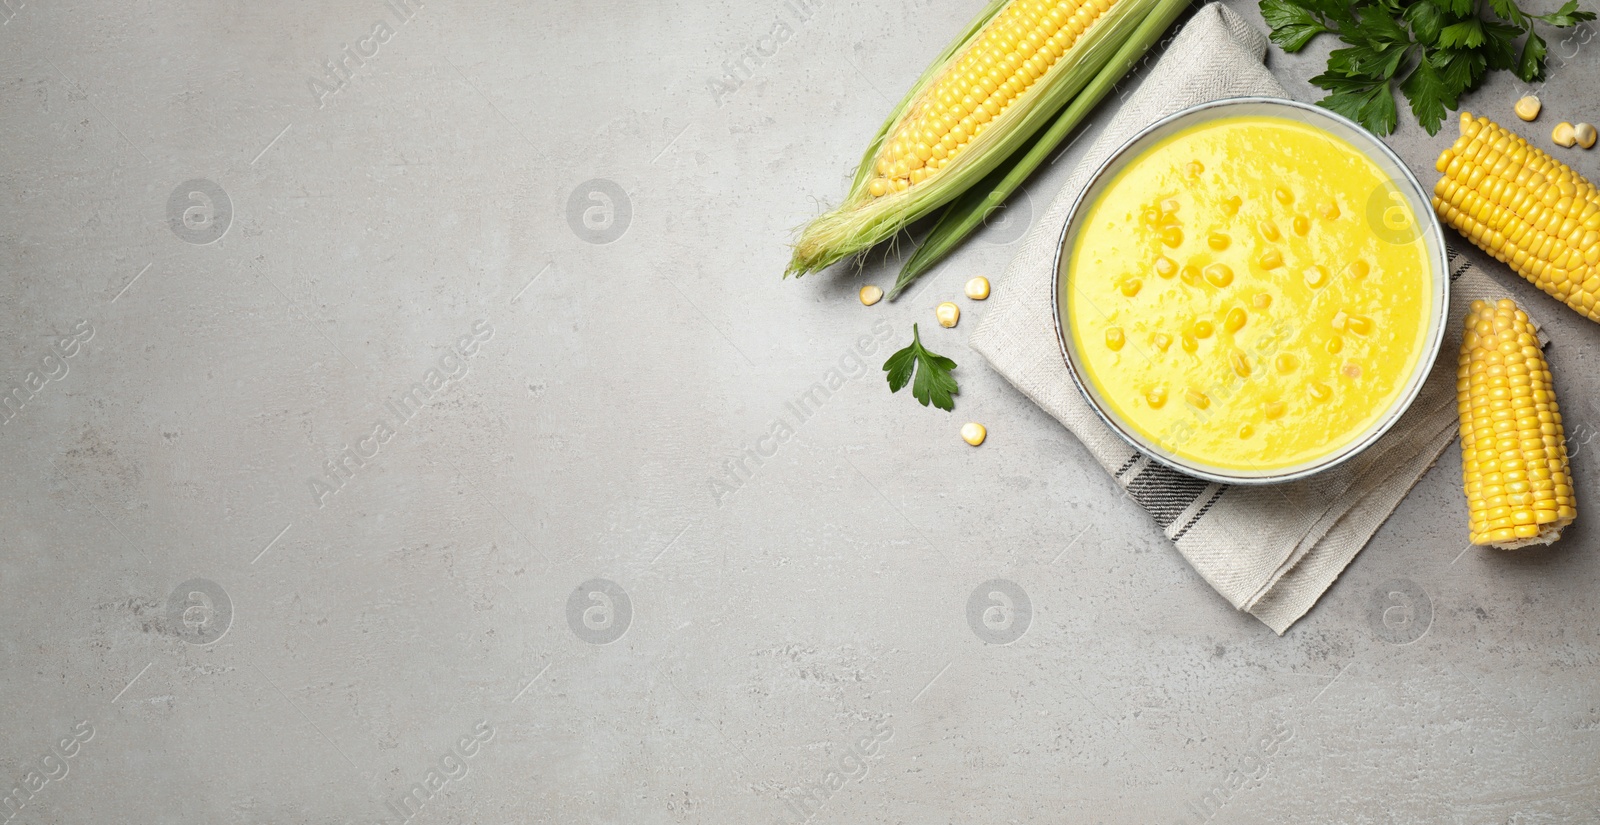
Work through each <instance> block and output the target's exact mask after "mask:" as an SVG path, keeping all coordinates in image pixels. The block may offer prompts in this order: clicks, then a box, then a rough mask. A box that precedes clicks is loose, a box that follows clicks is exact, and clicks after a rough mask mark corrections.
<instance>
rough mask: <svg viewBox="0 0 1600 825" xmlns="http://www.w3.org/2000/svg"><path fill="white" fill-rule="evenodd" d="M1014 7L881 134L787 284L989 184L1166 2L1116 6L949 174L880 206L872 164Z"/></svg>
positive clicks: (1127, 0)
mask: <svg viewBox="0 0 1600 825" xmlns="http://www.w3.org/2000/svg"><path fill="white" fill-rule="evenodd" d="M1013 1H1014V0H995V1H994V2H991V3H990V4H989V6H988V7H987V8H985V9H984V10H983V12H982V13H980V14H979V15H978V16H977V18H975V19H974V20H973V21H972V22H971V23H970V24H968V26H967V28H966V30H965V31H963V32H962V33H961V35H960V36H959V37H958V38H956V40H955V41H954V42H953V43H951V44H950V46H948V47H947V48H946V49H945V50H944V52H943V53H942V54H941V55H940V56H939V59H938V60H936V61H935V62H934V64H933V65H932V66H930V67H929V68H928V70H927V71H925V72H923V74H922V77H920V78H918V79H917V82H916V84H915V85H914V86H912V88H911V91H909V92H907V93H906V96H905V98H904V99H902V100H901V101H900V103H899V105H897V106H896V107H895V109H894V111H893V112H892V113H891V114H890V115H889V118H888V119H887V120H885V121H884V124H883V126H882V127H880V128H879V130H878V134H877V135H876V136H875V137H874V138H873V140H872V143H871V145H870V146H869V147H868V149H867V152H866V154H865V155H864V156H863V159H862V162H861V165H860V166H859V167H857V169H856V173H855V178H854V180H853V181H852V183H851V186H850V192H849V194H847V195H846V196H845V200H844V203H843V204H841V205H840V206H839V207H838V208H836V209H834V210H832V211H831V212H828V213H826V214H824V215H822V216H820V217H818V218H817V219H816V220H813V221H812V222H811V223H810V224H809V225H807V226H806V227H805V228H804V229H803V230H802V231H801V233H800V237H799V238H798V239H797V240H796V241H795V244H794V254H793V256H792V257H791V259H790V261H789V266H788V268H787V269H785V270H784V276H785V277H787V276H788V275H791V274H793V275H797V276H798V275H805V274H806V273H809V272H816V271H818V270H821V269H824V268H826V267H828V266H830V265H832V264H834V263H837V262H839V261H841V260H844V259H845V258H848V257H851V256H853V255H858V254H860V253H862V252H865V251H867V250H868V249H871V248H872V247H873V246H874V245H876V244H878V243H880V242H882V241H885V240H887V239H889V238H891V237H893V236H894V234H895V233H896V232H899V231H900V230H901V229H902V228H904V227H905V226H906V225H907V224H910V223H911V222H913V221H915V220H917V219H918V218H921V217H923V216H925V215H928V214H931V213H932V212H933V211H934V210H935V209H938V208H939V207H941V206H943V205H945V204H946V203H949V202H950V201H951V200H953V199H954V198H956V197H957V196H958V195H960V194H961V193H962V192H964V191H966V190H967V189H968V188H969V187H971V186H973V185H974V184H976V183H978V182H979V181H981V180H983V178H984V177H985V176H986V175H988V174H989V173H990V172H991V171H993V170H994V169H995V168H996V167H997V166H999V165H1000V164H1001V163H1002V162H1004V161H1005V160H1006V159H1007V158H1010V157H1011V156H1012V155H1013V154H1014V153H1015V152H1016V150H1017V148H1018V147H1019V146H1021V145H1022V144H1023V142H1024V141H1026V140H1027V139H1028V138H1029V137H1030V136H1032V135H1033V134H1034V133H1035V132H1037V131H1038V130H1039V129H1040V128H1041V127H1042V126H1043V125H1044V124H1045V123H1047V122H1048V121H1049V120H1050V119H1051V118H1052V117H1054V115H1055V113H1056V112H1058V111H1060V110H1061V108H1062V107H1063V106H1065V105H1066V103H1067V102H1068V101H1069V100H1071V99H1072V98H1073V97H1074V96H1075V95H1077V94H1078V92H1079V91H1080V90H1082V89H1083V88H1084V86H1085V85H1087V84H1088V83H1089V82H1090V81H1091V80H1093V79H1094V77H1095V76H1096V75H1098V74H1099V73H1100V70H1101V68H1102V67H1104V66H1105V64H1106V63H1107V62H1108V61H1110V60H1111V59H1112V57H1113V55H1114V54H1116V53H1117V52H1118V51H1119V49H1120V48H1121V46H1122V45H1123V43H1124V42H1125V41H1126V40H1127V39H1128V38H1129V37H1130V36H1131V34H1132V32H1133V31H1134V30H1135V29H1136V28H1137V27H1138V25H1139V24H1140V23H1141V22H1142V21H1143V20H1145V19H1146V18H1147V17H1148V16H1149V15H1150V13H1151V11H1152V10H1153V9H1155V8H1156V7H1157V6H1159V5H1160V4H1161V2H1162V0H1117V2H1116V3H1114V4H1113V5H1112V6H1111V8H1110V9H1108V10H1107V11H1106V12H1105V13H1104V14H1102V15H1101V17H1100V19H1099V20H1097V21H1095V23H1094V25H1092V26H1090V27H1089V29H1088V30H1087V31H1085V32H1084V33H1083V34H1082V35H1081V36H1080V38H1079V39H1078V42H1077V43H1075V44H1073V46H1072V48H1071V49H1070V50H1068V51H1067V53H1066V54H1064V55H1062V56H1061V58H1060V59H1059V60H1057V61H1056V62H1055V64H1054V65H1052V66H1051V67H1050V70H1049V71H1048V72H1047V73H1046V74H1045V75H1044V77H1042V78H1040V79H1039V81H1038V82H1036V83H1034V84H1033V86H1032V87H1031V88H1029V89H1028V91H1027V92H1024V93H1023V94H1022V96H1021V97H1019V98H1017V100H1016V101H1015V102H1014V103H1012V104H1011V105H1010V106H1008V107H1007V108H1006V110H1005V111H1003V112H1001V113H1000V115H999V116H998V117H996V118H995V119H994V120H992V121H990V123H991V125H990V126H989V128H987V129H985V130H984V132H983V134H980V135H978V136H977V137H975V138H973V140H972V142H971V143H970V144H968V145H967V147H966V148H965V149H963V150H962V151H961V153H960V154H958V155H956V156H955V159H954V160H952V161H951V162H950V164H949V165H948V166H946V167H945V168H943V169H941V170H939V173H938V174H936V175H934V176H932V177H930V178H928V179H927V180H925V181H923V182H921V183H919V184H916V185H915V186H912V187H911V188H910V189H908V190H906V191H905V192H899V193H892V194H889V195H885V196H883V197H879V198H874V197H872V195H871V194H869V193H868V192H867V185H868V183H869V182H870V180H871V177H872V172H873V161H874V160H875V159H876V158H877V156H878V154H879V151H880V150H881V149H882V147H883V143H884V141H885V140H887V139H888V137H889V136H890V135H892V134H893V133H894V131H895V130H896V128H897V127H898V126H899V125H900V121H901V119H902V118H903V117H904V116H905V115H906V114H908V113H909V112H910V111H911V110H912V109H913V107H914V105H915V104H916V103H917V102H918V100H919V99H920V98H921V96H922V94H923V92H924V91H925V90H926V89H927V88H928V87H929V86H930V85H932V83H933V82H934V80H935V79H937V78H938V77H939V76H940V74H941V72H942V71H943V70H944V69H945V67H946V66H947V64H949V63H950V62H951V60H952V59H953V58H954V57H955V56H956V55H958V54H959V53H960V51H961V50H962V49H963V48H965V47H966V46H967V45H968V44H970V43H971V42H972V41H973V40H974V39H975V38H976V37H977V36H978V34H979V33H980V32H982V30H983V27H984V26H985V25H986V24H987V23H988V22H989V21H990V20H991V19H992V18H993V17H994V16H995V15H996V14H998V13H999V12H1000V10H1001V9H1003V8H1005V6H1006V4H1007V3H1008V2H1013Z"/></svg>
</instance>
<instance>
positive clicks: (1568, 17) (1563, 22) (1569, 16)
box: [1529, 0, 1594, 29]
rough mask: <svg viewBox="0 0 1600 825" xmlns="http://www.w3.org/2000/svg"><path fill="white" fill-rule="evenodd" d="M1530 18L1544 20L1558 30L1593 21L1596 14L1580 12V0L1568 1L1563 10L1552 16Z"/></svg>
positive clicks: (1544, 15)
mask: <svg viewBox="0 0 1600 825" xmlns="http://www.w3.org/2000/svg"><path fill="white" fill-rule="evenodd" d="M1529 16H1530V17H1533V19H1535V20H1543V21H1544V22H1546V23H1549V24H1550V25H1552V26H1555V27H1556V28H1558V29H1565V28H1567V27H1569V26H1576V25H1577V24H1579V23H1582V22H1584V21H1586V20H1593V19H1594V12H1592V11H1578V0H1567V2H1566V3H1565V4H1563V5H1562V6H1561V8H1559V9H1557V10H1555V11H1554V12H1551V13H1550V14H1543V15H1529Z"/></svg>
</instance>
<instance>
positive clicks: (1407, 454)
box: [971, 3, 1504, 634]
mask: <svg viewBox="0 0 1600 825" xmlns="http://www.w3.org/2000/svg"><path fill="white" fill-rule="evenodd" d="M1266 48H1267V39H1266V36H1265V35H1263V34H1262V33H1261V32H1259V31H1257V30H1256V29H1255V28H1254V27H1253V26H1251V25H1250V24H1249V23H1247V22H1246V21H1245V20H1244V19H1243V18H1241V17H1239V16H1238V15H1237V14H1235V13H1234V12H1232V11H1230V10H1229V9H1227V8H1224V7H1223V6H1221V5H1218V4H1215V3H1213V4H1211V5H1208V6H1206V7H1204V8H1203V9H1201V10H1200V11H1199V12H1197V13H1196V14H1195V16H1194V17H1193V18H1192V19H1191V20H1190V21H1189V22H1188V24H1186V25H1185V26H1184V28H1183V30H1182V31H1181V32H1180V33H1179V34H1178V36H1177V37H1176V38H1174V40H1173V42H1172V44H1171V46H1170V47H1169V48H1168V49H1167V51H1166V53H1165V55H1163V56H1162V58H1161V60H1160V61H1159V62H1157V64H1156V65H1155V67H1154V68H1152V70H1151V71H1150V73H1149V76H1147V77H1146V78H1145V79H1144V81H1143V82H1142V83H1141V84H1140V86H1139V88H1138V90H1137V91H1136V92H1135V93H1134V94H1133V95H1131V96H1130V97H1129V98H1128V100H1127V101H1126V102H1125V103H1123V104H1122V105H1121V107H1120V108H1118V109H1117V110H1116V115H1115V116H1114V117H1113V118H1112V119H1111V121H1110V123H1109V124H1108V125H1107V126H1106V129H1105V132H1104V133H1103V134H1102V135H1101V136H1100V138H1099V139H1098V140H1097V141H1096V142H1095V144H1094V146H1093V147H1091V148H1090V149H1089V152H1088V154H1087V155H1086V156H1085V157H1084V159H1083V162H1082V163H1081V164H1080V165H1079V166H1078V168H1077V169H1076V170H1075V171H1074V172H1073V174H1072V176H1071V177H1070V178H1068V180H1067V183H1066V184H1065V185H1064V186H1063V187H1062V189H1061V192H1060V194H1058V195H1057V196H1056V198H1055V200H1054V201H1053V202H1051V204H1050V207H1049V209H1048V210H1047V211H1046V212H1045V213H1044V215H1043V216H1042V217H1041V218H1040V219H1039V220H1038V222H1036V223H1035V224H1034V226H1033V227H1032V229H1031V230H1030V232H1029V234H1028V236H1027V238H1026V240H1025V241H1024V242H1023V246H1022V249H1021V251H1020V252H1019V253H1018V254H1017V256H1016V258H1015V259H1013V260H1012V262H1011V265H1010V266H1009V267H1008V268H1007V270H1006V273H1005V275H1004V276H1003V280H1002V282H1001V284H1000V285H999V287H998V288H997V289H996V290H995V297H994V299H993V301H992V302H991V305H990V306H989V308H988V309H987V310H986V312H985V314H984V318H983V322H982V323H981V324H980V325H979V326H978V329H977V331H976V332H974V333H973V335H972V340H971V344H972V347H973V349H975V350H977V351H978V352H979V353H980V354H981V355H983V357H985V358H987V359H988V360H989V362H990V364H991V365H993V366H994V368H995V369H996V370H997V371H999V372H1000V374H1001V375H1003V376H1005V377H1006V378H1007V379H1008V380H1009V381H1011V383H1013V384H1015V385H1016V386H1017V388H1018V389H1020V390H1022V392H1024V393H1025V394H1027V396H1028V397H1029V398H1032V399H1033V400H1034V402H1035V403H1037V404H1038V405H1039V406H1040V407H1043V408H1044V409H1045V411H1046V412H1048V413H1050V414H1051V415H1053V416H1055V417H1056V419H1057V420H1059V421H1060V422H1061V423H1062V424H1064V425H1066V427H1067V429H1068V430H1071V431H1072V433H1073V434H1074V435H1076V436H1077V437H1078V438H1079V439H1080V440H1081V441H1082V442H1083V443H1084V445H1085V446H1086V447H1088V448H1089V451H1090V452H1091V453H1093V454H1094V456H1095V458H1096V459H1097V460H1099V462H1100V464H1101V465H1102V466H1104V467H1105V468H1106V470H1107V472H1110V473H1111V474H1112V475H1113V476H1115V477H1116V479H1117V482H1118V483H1119V484H1120V485H1121V486H1122V487H1123V489H1124V490H1125V491H1126V492H1127V494H1128V495H1129V496H1130V497H1131V498H1132V499H1133V500H1134V501H1135V502H1137V503H1138V504H1139V505H1140V506H1141V507H1143V508H1144V509H1145V510H1146V511H1147V512H1148V513H1149V514H1150V516H1151V517H1152V518H1154V519H1155V520H1156V523H1157V524H1159V525H1161V527H1162V529H1163V530H1165V531H1166V534H1167V537H1168V538H1170V539H1172V541H1173V542H1174V543H1175V544H1176V545H1177V548H1178V552H1180V553H1182V554H1183V557H1184V558H1185V559H1187V560H1188V561H1189V563H1190V564H1191V565H1193V566H1194V569H1195V570H1196V571H1198V572H1199V573H1200V575H1201V576H1202V577H1204V578H1205V580H1206V581H1207V582H1209V583H1210V584H1211V586H1212V587H1215V588H1216V589H1217V592H1219V593H1221V594H1222V595H1223V597H1224V598H1226V599H1227V600H1228V601H1229V602H1231V603H1233V605H1234V607H1236V608H1238V609H1240V610H1246V611H1249V612H1250V613H1251V614H1252V615H1254V616H1255V617H1256V618H1258V619H1260V620H1261V621H1262V622H1264V623H1266V625H1267V626H1268V627H1270V628H1272V629H1273V630H1274V631H1276V632H1278V633H1279V634H1282V633H1283V632H1284V631H1285V630H1287V629H1288V628H1289V626H1290V625H1292V624H1294V623H1295V621H1297V620H1298V619H1299V618H1300V617H1301V616H1304V615H1305V613H1306V611H1308V610H1310V609H1311V606H1312V605H1313V604H1315V603H1316V601H1317V599H1318V598H1320V597H1321V596H1322V593H1323V592H1324V591H1326V590H1327V589H1328V587H1329V586H1331V585H1332V584H1333V581H1334V579H1336V578H1338V577H1339V573H1340V572H1341V571H1343V570H1344V567H1345V565H1346V564H1349V563H1350V560H1351V559H1352V558H1354V557H1355V555H1356V553H1357V552H1359V551H1360V550H1361V548H1362V547H1363V546H1364V545H1365V544H1366V543H1367V540H1368V539H1370V538H1371V537H1372V534H1373V533H1375V532H1377V529H1378V526H1379V525H1381V524H1382V523H1383V521H1384V519H1386V518H1388V517H1389V514H1390V513H1391V512H1393V511H1394V508H1395V506H1396V505H1398V504H1399V503H1400V499H1402V498H1403V497H1405V494H1406V492H1407V491H1409V490H1410V489H1411V487H1412V485H1414V484H1415V483H1416V482H1417V479H1418V478H1420V477H1421V476H1422V474H1423V473H1424V472H1425V471H1427V469H1428V468H1429V467H1430V466H1432V464H1433V462H1434V461H1435V460H1437V459H1438V457H1439V454H1440V453H1441V452H1443V451H1444V448H1445V447H1446V446H1448V445H1449V443H1450V441H1451V440H1452V439H1454V438H1455V436H1456V427H1457V421H1456V401H1455V361H1456V349H1457V347H1458V346H1459V341H1460V333H1459V332H1458V331H1457V330H1456V326H1457V325H1459V323H1460V319H1461V318H1462V317H1464V316H1465V315H1466V311H1467V306H1468V305H1469V304H1470V303H1471V302H1472V300H1473V299H1475V298H1486V299H1492V298H1496V297H1500V296H1502V295H1504V291H1503V290H1501V289H1499V288H1498V287H1496V285H1495V284H1494V282H1493V281H1491V280H1490V279H1489V278H1488V276H1486V275H1485V274H1484V273H1483V272H1482V271H1481V270H1479V269H1478V268H1477V267H1476V266H1474V265H1473V264H1471V263H1470V262H1469V261H1467V260H1466V259H1465V258H1462V257H1458V256H1457V255H1456V254H1455V253H1454V252H1452V253H1451V255H1450V256H1449V257H1450V274H1451V280H1452V284H1451V308H1450V316H1449V317H1450V324H1451V326H1450V328H1449V329H1448V330H1447V331H1446V335H1445V343H1444V346H1443V347H1442V349H1441V351H1440V354H1439V359H1438V361H1437V362H1436V363H1435V365H1434V368H1433V371H1432V373H1431V374H1430V375H1429V377H1428V380H1427V382H1426V384H1425V385H1424V386H1423V389H1422V393H1421V395H1420V396H1418V398H1417V400H1416V401H1415V403H1414V404H1413V405H1412V407H1411V409H1410V410H1409V411H1408V412H1407V413H1406V415H1405V416H1404V417H1402V418H1401V420H1400V421H1399V423H1397V424H1396V425H1395V427H1394V428H1393V429H1392V430H1390V431H1389V433H1388V434H1386V435H1385V436H1384V437H1383V438H1381V439H1379V441H1378V442H1377V443H1375V444H1373V445H1372V447H1371V448H1369V449H1367V450H1366V451H1365V452H1363V453H1362V454H1361V455H1359V456H1357V457H1356V458H1354V459H1352V460H1350V461H1348V462H1346V463H1345V464H1343V465H1341V466H1340V467H1339V468H1337V469H1334V470H1330V471H1328V472H1325V473H1321V474H1318V475H1317V476H1314V477H1312V478H1310V479H1306V480H1304V481H1299V482H1294V483H1291V484H1278V485H1272V486H1268V487H1234V486H1227V485H1220V484H1211V483H1209V482H1205V481H1201V480H1198V479H1194V478H1191V477H1188V476H1185V475H1182V474H1180V473H1177V472H1175V471H1173V470H1171V469H1168V468H1166V467H1164V466H1162V465H1160V464H1157V463H1155V462H1153V461H1151V460H1150V459H1148V458H1147V457H1145V456H1143V455H1141V454H1140V453H1138V452H1136V451H1135V450H1134V449H1133V448H1131V447H1129V446H1128V444H1127V442H1125V441H1123V440H1122V439H1120V438H1118V437H1117V435H1116V434H1115V433H1113V432H1112V431H1111V430H1110V429H1109V428H1107V427H1106V425H1105V424H1104V423H1103V422H1101V421H1100V419H1099V418H1097V417H1096V416H1095V414H1094V412H1093V411H1092V410H1091V409H1090V407H1089V405H1088V403H1087V402H1085V401H1084V400H1083V397H1082V396H1081V395H1080V394H1079V393H1078V390H1077V388H1076V387H1074V386H1073V383H1072V379H1071V377H1070V375H1069V374H1068V372H1067V365H1066V362H1065V361H1064V360H1063V358H1062V355H1061V349H1060V346H1059V344H1058V343H1057V341H1056V335H1055V326H1054V320H1053V319H1054V304H1055V295H1054V293H1053V290H1052V286H1053V270H1054V268H1055V256H1056V240H1057V238H1059V237H1060V234H1061V228H1062V226H1063V225H1064V224H1065V223H1066V219H1067V210H1068V209H1069V208H1070V207H1071V205H1072V201H1073V199H1074V198H1075V197H1076V196H1077V194H1078V193H1079V192H1080V191H1082V189H1083V187H1084V186H1085V185H1087V184H1088V181H1089V178H1090V176H1091V175H1093V174H1094V171H1095V170H1096V169H1097V168H1099V166H1100V164H1101V163H1103V162H1104V161H1105V159H1106V158H1107V157H1109V156H1110V155H1111V153H1112V152H1113V151H1115V150H1116V148H1117V147H1118V146H1120V145H1122V143H1123V142H1124V141H1126V140H1127V139H1128V138H1130V137H1132V136H1133V135H1134V134H1135V133H1136V132H1138V131H1139V130H1140V129H1142V128H1143V127H1145V126H1147V125H1149V124H1150V123H1152V122H1154V121H1156V120H1158V119H1160V118H1162V117H1165V116H1166V115H1169V114H1172V113H1173V112H1176V111H1178V110H1180V109H1184V108H1187V107H1189V106H1192V105H1194V104H1197V103H1202V102H1204V101H1208V100H1216V99H1219V98H1225V97H1239V96H1245V95H1260V96H1269V97H1288V94H1287V93H1286V92H1285V91H1284V89H1283V87H1282V86H1281V85H1279V84H1278V81H1276V80H1275V79H1273V77H1272V75H1271V74H1270V73H1269V72H1268V71H1267V69H1266V67H1265V66H1264V65H1263V64H1262V58H1263V57H1264V56H1265V54H1266ZM1426 171H1427V172H1428V174H1426V175H1424V177H1431V175H1432V171H1431V170H1426ZM1462 538H1463V540H1465V538H1466V530H1465V527H1463V528H1462Z"/></svg>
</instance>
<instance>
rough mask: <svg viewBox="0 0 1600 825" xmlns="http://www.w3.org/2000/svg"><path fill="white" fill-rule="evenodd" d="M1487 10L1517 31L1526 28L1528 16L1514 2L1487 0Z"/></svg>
mask: <svg viewBox="0 0 1600 825" xmlns="http://www.w3.org/2000/svg"><path fill="white" fill-rule="evenodd" d="M1573 3H1574V4H1576V3H1577V0H1573ZM1489 8H1492V9H1494V13H1495V14H1498V15H1500V19H1502V20H1504V21H1506V22H1507V23H1510V24H1511V25H1513V26H1516V27H1517V28H1519V29H1526V28H1528V16H1527V15H1526V14H1523V13H1522V9H1519V8H1517V4H1516V2H1515V1H1514V0H1489Z"/></svg>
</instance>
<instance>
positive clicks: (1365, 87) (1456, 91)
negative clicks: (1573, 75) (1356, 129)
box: [1261, 0, 1595, 135]
mask: <svg viewBox="0 0 1600 825" xmlns="http://www.w3.org/2000/svg"><path fill="white" fill-rule="evenodd" d="M1261 16H1262V18H1263V19H1264V20H1266V23H1267V26H1268V27H1270V28H1271V29H1272V35H1271V36H1272V42H1274V43H1277V44H1278V45H1279V46H1282V47H1283V50H1284V51H1286V52H1297V51H1300V50H1301V49H1302V48H1305V45H1306V44H1307V43H1309V42H1311V39H1312V38H1313V37H1316V36H1317V35H1319V34H1322V33H1323V32H1330V33H1332V34H1334V35H1337V36H1338V38H1339V39H1340V40H1342V41H1344V42H1345V43H1347V44H1349V45H1348V47H1347V48H1342V49H1334V50H1333V52H1332V53H1331V54H1329V55H1328V70H1327V71H1326V72H1324V73H1322V74H1320V75H1317V76H1316V77H1314V78H1312V79H1311V83H1312V84H1313V85H1315V86H1317V87H1319V88H1322V89H1326V90H1327V91H1328V92H1329V94H1328V96H1327V97H1325V98H1323V99H1322V100H1319V101H1317V102H1318V104H1320V105H1322V106H1324V107H1326V108H1329V109H1332V110H1333V111H1335V112H1338V113H1339V114H1342V115H1344V116H1345V117H1348V118H1350V119H1351V120H1354V121H1357V122H1359V123H1360V124H1361V125H1363V126H1365V127H1367V128H1368V129H1370V130H1372V131H1373V132H1375V133H1377V134H1380V135H1387V134H1390V133H1391V132H1393V131H1394V129H1395V125H1396V123H1397V121H1398V118H1399V114H1398V112H1397V111H1396V108H1395V101H1394V95H1393V93H1392V92H1391V90H1390V86H1391V85H1392V84H1394V83H1396V82H1398V83H1399V85H1400V92H1401V93H1402V94H1404V95H1405V96H1406V100H1407V101H1409V102H1410V104H1411V113H1412V114H1413V115H1415V116H1416V118H1417V122H1418V123H1420V124H1422V128H1424V129H1426V130H1428V134H1430V135H1432V134H1438V132H1439V125H1440V124H1441V123H1442V122H1443V121H1444V118H1445V113H1446V112H1447V111H1448V110H1452V109H1455V108H1456V106H1457V101H1458V100H1459V99H1460V97H1461V95H1462V94H1463V93H1465V92H1468V91H1471V90H1473V89H1476V88H1478V86H1479V85H1481V84H1482V83H1483V79H1484V76H1485V75H1486V74H1487V73H1488V71H1490V70H1496V71H1498V70H1502V69H1509V70H1511V71H1513V72H1515V73H1516V75H1517V77H1519V78H1521V79H1522V80H1523V81H1524V82H1527V83H1534V82H1537V81H1539V80H1542V79H1544V59H1545V54H1546V52H1547V51H1548V49H1547V47H1546V45H1545V42H1544V38H1542V37H1540V36H1539V35H1538V33H1537V32H1535V31H1534V30H1533V23H1534V21H1535V20H1537V21H1540V22H1542V23H1545V24H1548V25H1551V26H1554V27H1556V28H1558V29H1564V28H1567V27H1569V26H1575V25H1577V24H1578V23H1581V22H1583V21H1585V20H1593V19H1595V15H1594V13H1593V12H1588V11H1579V10H1578V0H1567V2H1566V4H1565V5H1563V6H1562V7H1561V8H1560V9H1558V10H1556V11H1555V12H1553V13H1551V14H1529V13H1527V12H1525V11H1523V10H1522V9H1521V8H1520V7H1518V6H1517V3H1516V0H1261ZM1524 35H1526V39H1525V40H1523V42H1522V47H1521V49H1520V50H1519V49H1518V48H1517V44H1516V41H1517V38H1519V37H1523V36H1524Z"/></svg>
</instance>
